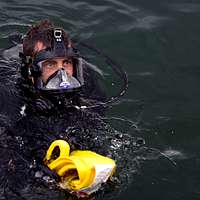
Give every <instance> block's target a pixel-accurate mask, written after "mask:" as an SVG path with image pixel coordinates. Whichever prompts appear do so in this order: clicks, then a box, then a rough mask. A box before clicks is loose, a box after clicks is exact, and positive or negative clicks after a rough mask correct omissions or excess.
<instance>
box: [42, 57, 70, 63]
mask: <svg viewBox="0 0 200 200" xmlns="http://www.w3.org/2000/svg"><path fill="white" fill-rule="evenodd" d="M64 60H71V58H70V57H55V58H49V59H46V60H43V61H42V63H44V62H51V61H55V62H61V61H64Z"/></svg>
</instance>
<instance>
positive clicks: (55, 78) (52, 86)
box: [37, 69, 81, 90]
mask: <svg viewBox="0 0 200 200" xmlns="http://www.w3.org/2000/svg"><path fill="white" fill-rule="evenodd" d="M37 84H38V87H39V88H40V89H43V90H73V89H76V88H80V87H81V84H80V82H79V81H78V80H77V79H76V78H75V77H73V76H70V75H68V74H67V73H66V71H65V70H64V69H59V70H58V71H56V72H55V73H53V74H52V75H51V76H50V77H49V78H48V79H47V82H46V83H45V84H44V83H43V81H42V80H41V79H38V83H37Z"/></svg>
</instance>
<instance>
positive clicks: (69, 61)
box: [63, 59, 72, 65]
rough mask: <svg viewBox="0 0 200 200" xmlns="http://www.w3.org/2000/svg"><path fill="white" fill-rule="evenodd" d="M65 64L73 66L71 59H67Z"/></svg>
mask: <svg viewBox="0 0 200 200" xmlns="http://www.w3.org/2000/svg"><path fill="white" fill-rule="evenodd" d="M63 64H66V65H67V64H72V60H71V59H65V60H64V61H63Z"/></svg>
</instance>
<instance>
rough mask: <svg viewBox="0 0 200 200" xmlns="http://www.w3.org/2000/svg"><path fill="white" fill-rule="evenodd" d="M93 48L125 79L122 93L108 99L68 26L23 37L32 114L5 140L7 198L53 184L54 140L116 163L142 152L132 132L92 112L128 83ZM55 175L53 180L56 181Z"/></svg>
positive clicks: (46, 25) (0, 142)
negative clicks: (47, 162)
mask: <svg viewBox="0 0 200 200" xmlns="http://www.w3.org/2000/svg"><path fill="white" fill-rule="evenodd" d="M85 46H87V45H85ZM87 47H88V48H90V49H91V50H93V51H95V52H96V53H97V54H98V55H100V56H103V57H104V58H105V60H106V61H107V63H108V64H109V65H110V66H111V67H112V68H113V69H115V72H116V73H117V74H118V75H119V76H120V78H122V79H123V80H124V85H123V87H122V90H120V92H119V94H117V95H116V96H115V97H111V98H110V99H108V100H107V101H104V99H105V95H104V93H103V92H102V91H101V89H100V87H99V86H98V84H97V82H96V77H95V76H96V74H95V73H96V72H95V71H94V70H92V69H91V67H88V65H89V63H88V62H87V61H86V60H85V59H84V57H83V56H82V55H81V54H80V52H79V51H78V50H77V49H76V48H75V45H74V44H73V43H72V41H71V40H70V38H69V35H68V34H67V33H66V32H65V31H64V30H63V29H62V28H56V27H54V25H53V23H52V22H51V21H49V20H42V21H40V22H38V23H37V24H35V25H32V26H31V27H30V28H29V30H28V32H27V33H26V35H25V36H24V37H23V52H21V53H20V61H21V66H20V72H21V76H20V78H19V82H18V86H19V89H20V92H21V94H22V95H21V96H22V97H23V98H24V99H25V100H24V101H25V102H26V105H27V107H26V110H25V113H26V114H23V117H21V118H19V119H17V120H16V121H15V122H14V123H12V126H9V127H6V130H5V131H4V132H3V133H2V134H1V138H0V147H2V151H1V152H2V153H4V155H6V157H5V156H4V157H5V160H2V161H1V160H0V164H1V162H2V164H1V166H3V168H2V170H5V177H3V178H4V183H5V184H4V183H3V184H2V185H3V187H4V189H3V190H2V191H6V195H9V192H10V191H12V193H14V194H13V195H15V196H16V195H20V192H19V191H22V190H23V189H24V188H25V187H26V185H27V183H31V186H32V185H35V184H37V181H36V180H38V181H39V182H40V181H44V182H45V181H46V180H47V179H46V178H45V177H47V176H50V172H49V171H48V170H47V168H46V167H45V166H44V163H43V158H44V155H45V153H46V151H47V149H48V146H49V145H50V143H51V142H52V141H54V140H57V139H63V140H65V141H67V142H68V143H69V144H70V147H71V149H72V150H76V149H80V150H91V151H94V152H96V153H99V154H102V155H105V156H109V157H112V158H113V159H116V160H118V159H120V158H122V157H123V158H124V157H125V155H126V153H127V152H129V151H130V152H131V153H132V151H133V149H134V148H137V147H135V146H134V144H135V143H134V142H135V138H133V137H130V136H129V135H128V134H124V135H123V136H122V134H121V133H120V132H118V131H116V130H115V129H114V128H112V127H111V126H110V125H109V124H108V123H106V122H105V121H104V120H103V119H102V118H101V115H99V112H91V109H92V111H93V109H96V108H100V110H102V108H104V107H105V105H109V103H112V102H113V101H114V100H116V99H118V98H119V97H120V96H122V95H123V94H124V93H125V91H126V89H127V86H128V82H127V77H126V74H125V73H124V72H123V70H122V69H121V68H120V67H119V66H117V65H116V63H115V62H113V61H112V60H111V59H110V58H109V57H107V56H105V55H103V54H102V53H101V52H99V51H98V50H96V49H95V48H93V47H90V46H87ZM87 108H88V109H87ZM95 111H96V110H95ZM60 113H62V115H60ZM63 113H64V114H63ZM58 114H59V115H58ZM122 141H123V142H122ZM116 144H121V145H116ZM129 144H130V145H129ZM123 145H124V146H123ZM126 145H128V146H129V148H128V147H126ZM6 152H7V153H6ZM119 155H120V156H119ZM123 160H124V159H123ZM124 162H125V163H126V160H124ZM125 163H124V164H123V162H121V165H122V166H125ZM131 165H132V164H131ZM7 170H9V171H8V172H9V173H7ZM7 174H8V176H7ZM54 176H55V175H54V174H53V175H52V177H51V178H52V179H50V180H53V179H54V180H56V178H57V177H54ZM13 177H15V178H13ZM18 180H19V181H18ZM47 182H48V181H47ZM48 184H49V183H47V185H48ZM30 188H31V190H30V191H29V192H32V187H30ZM35 189H36V187H35ZM4 193H5V192H4ZM4 196H5V195H4ZM8 199H9V198H8Z"/></svg>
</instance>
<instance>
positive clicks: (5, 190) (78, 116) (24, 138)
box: [0, 81, 138, 200]
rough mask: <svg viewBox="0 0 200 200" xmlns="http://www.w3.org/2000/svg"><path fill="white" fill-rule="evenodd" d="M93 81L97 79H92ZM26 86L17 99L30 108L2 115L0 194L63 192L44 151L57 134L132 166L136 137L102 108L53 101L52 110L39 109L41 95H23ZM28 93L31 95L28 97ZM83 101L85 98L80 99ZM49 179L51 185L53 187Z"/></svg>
mask: <svg viewBox="0 0 200 200" xmlns="http://www.w3.org/2000/svg"><path fill="white" fill-rule="evenodd" d="M91 85H92V86H93V85H94V84H93V82H92V81H91ZM18 89H19V88H18ZM25 89H30V88H28V86H27V88H26V84H25V85H23V92H24V93H26V92H27V91H26V90H25ZM90 89H91V90H88V91H89V92H90V94H92V92H91V91H93V88H90ZM23 92H22V93H21V92H20V93H19V94H20V95H19V96H20V98H19V99H20V100H21V101H22V103H21V106H23V105H24V104H25V105H26V106H27V109H26V111H25V112H24V113H23V114H21V115H18V117H17V118H16V120H15V121H12V122H11V123H10V122H9V120H7V119H5V120H2V121H1V127H3V128H2V129H1V130H0V131H1V137H0V148H1V151H0V154H1V155H0V158H1V159H0V165H1V168H0V174H1V176H0V183H1V186H0V196H1V197H0V199H2V200H3V199H9V200H12V199H30V197H32V196H33V195H34V194H35V193H41V195H42V199H47V198H48V199H55V198H58V197H60V196H59V192H58V191H57V192H56V181H57V180H58V177H57V176H56V175H55V174H54V173H52V172H50V171H49V170H48V168H47V167H46V166H44V165H43V158H44V156H45V153H46V151H47V149H48V147H49V145H50V143H51V142H52V141H53V140H56V139H64V140H66V141H67V142H69V144H70V147H71V149H72V150H74V149H84V150H87V149H88V150H91V151H95V152H97V153H100V154H102V155H105V156H110V157H111V158H113V159H115V160H116V161H117V164H118V167H119V169H124V166H126V167H128V168H129V167H130V168H131V169H132V168H133V165H134V162H133V161H131V162H130V163H127V159H126V158H127V155H130V154H132V153H133V150H134V149H137V148H138V146H137V145H136V142H135V141H136V140H135V138H133V137H130V136H129V135H127V134H123V135H122V134H121V133H120V132H118V131H116V130H114V129H113V128H111V127H110V125H109V124H107V123H105V122H104V121H103V120H102V118H101V115H100V114H99V113H98V112H96V111H95V112H94V110H91V109H86V110H82V109H75V108H72V109H69V108H68V107H67V108H65V107H62V109H56V108H55V107H54V106H53V107H52V105H51V104H52V102H50V103H49V104H48V105H50V109H47V111H51V112H41V110H37V109H38V108H37V105H35V104H34V102H37V101H35V100H37V97H34V98H33V99H32V96H29V97H28V98H29V99H28V100H27V98H26V97H25V96H23V95H22V94H24V93H23ZM94 94H95V92H94ZM94 96H97V95H94ZM30 97H31V98H30ZM75 98H77V97H75ZM30 99H32V101H29V100H30ZM43 100H44V99H42V101H41V102H43ZM98 100H99V99H98ZM77 101H78V100H77ZM85 102H87V101H85V100H84V101H81V102H79V103H80V104H83V103H85ZM28 103H30V107H31V108H30V109H29V108H28V106H29V105H28ZM89 104H91V101H90V102H89ZM58 107H59V106H58ZM39 108H40V107H39ZM43 111H44V110H43ZM42 113H43V115H42ZM120 166H121V167H120ZM119 171H120V170H119ZM119 173H120V177H121V178H122V177H126V173H128V172H127V171H126V172H123V171H120V172H119ZM122 179H123V178H122ZM124 182H126V180H124ZM51 185H52V188H53V190H51V191H50V190H49V187H50V186H51ZM40 188H42V192H41V189H40ZM117 190H118V188H117ZM38 195H39V194H38ZM61 196H62V195H61ZM63 199H64V198H63Z"/></svg>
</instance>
